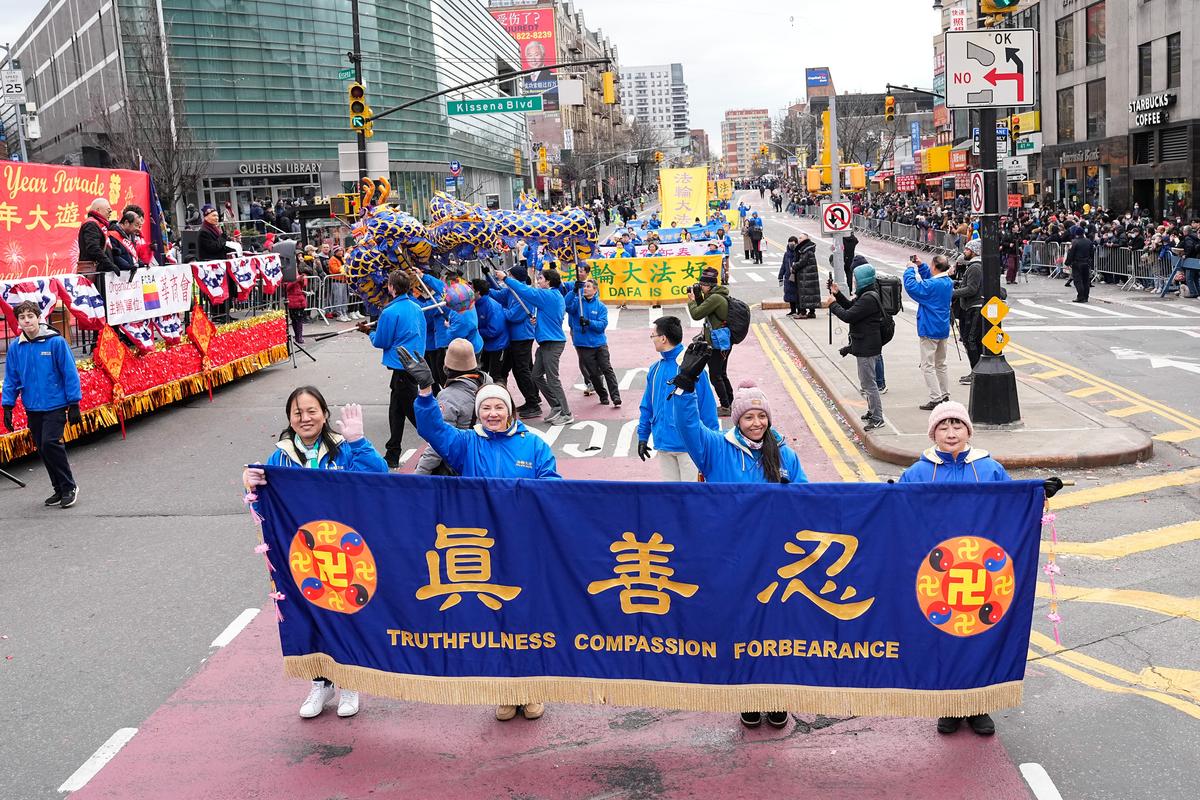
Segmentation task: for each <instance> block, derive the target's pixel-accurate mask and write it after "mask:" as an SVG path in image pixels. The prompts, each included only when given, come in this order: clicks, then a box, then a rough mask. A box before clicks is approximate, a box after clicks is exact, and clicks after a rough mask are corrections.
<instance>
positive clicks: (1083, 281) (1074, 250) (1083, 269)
mask: <svg viewBox="0 0 1200 800" xmlns="http://www.w3.org/2000/svg"><path fill="white" fill-rule="evenodd" d="M1071 239H1072V241H1071V246H1070V247H1068V248H1067V255H1066V256H1065V257H1064V258H1063V266H1064V267H1067V268H1069V269H1070V270H1071V280H1072V281H1073V282H1074V284H1075V299H1074V300H1072V301H1071V302H1072V303H1086V302H1087V301H1088V293H1089V292H1090V291H1091V288H1092V259H1093V258H1094V256H1095V253H1096V245H1095V243H1094V242H1092V239H1091V237H1089V236H1088V235H1087V234H1086V233H1084V230H1083V228H1081V227H1079V226H1078V225H1076V226H1074V227H1073V228H1071Z"/></svg>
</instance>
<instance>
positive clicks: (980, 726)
mask: <svg viewBox="0 0 1200 800" xmlns="http://www.w3.org/2000/svg"><path fill="white" fill-rule="evenodd" d="M974 432H975V429H974V427H973V426H972V425H971V416H970V414H968V413H967V409H966V407H965V406H964V405H963V404H962V403H956V402H954V401H947V402H945V403H941V404H940V405H938V406H935V407H934V409H933V411H931V412H930V413H929V438H930V439H932V440H933V447H930V448H929V449H928V450H926V451H925V452H924V453H922V454H921V457H920V458H919V459H917V461H916V463H915V464H913V465H912V466H911V467H909V468H908V469H906V470H904V474H902V475H901V476H900V483H985V482H988V481H1007V480H1011V479H1010V478H1009V477H1008V473H1007V472H1005V470H1004V467H1002V466H1001V465H1000V462H999V461H997V460H996V459H994V458H992V457H991V456H990V455H989V454H988V452H987V451H986V450H980V449H979V448H975V447H971V436H972V434H974ZM964 720H965V721H966V723H967V725H969V726H970V727H971V730H973V731H975V733H977V734H979V735H980V736H991V735H992V734H993V733H995V732H996V723H995V722H993V721H992V717H991V715H990V714H975V715H973V716H970V717H939V718H938V723H937V730H938V733H943V734H951V733H954V732H955V731H957V730H958V729H959V727H960V726H961V725H962V723H963V721H964Z"/></svg>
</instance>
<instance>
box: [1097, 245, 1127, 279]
mask: <svg viewBox="0 0 1200 800" xmlns="http://www.w3.org/2000/svg"><path fill="white" fill-rule="evenodd" d="M1134 261H1135V259H1134V254H1133V251H1132V250H1130V249H1129V248H1128V247H1098V248H1096V269H1095V275H1096V277H1097V279H1099V278H1100V276H1111V277H1112V278H1113V279H1115V280H1109V281H1107V282H1108V283H1114V282H1116V281H1117V280H1119V281H1120V282H1121V287H1122V288H1128V287H1130V286H1131V285H1132V284H1133V281H1134V277H1133V275H1134V270H1133V265H1134Z"/></svg>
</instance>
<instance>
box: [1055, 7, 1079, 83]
mask: <svg viewBox="0 0 1200 800" xmlns="http://www.w3.org/2000/svg"><path fill="white" fill-rule="evenodd" d="M1074 22H1075V17H1074V16H1070V17H1063V18H1062V19H1060V20H1058V21H1057V22H1055V23H1054V55H1055V61H1057V62H1058V74H1059V75H1061V74H1063V73H1064V72H1070V71H1071V70H1073V69H1075V32H1074V31H1075V29H1074V25H1073V24H1072V23H1074Z"/></svg>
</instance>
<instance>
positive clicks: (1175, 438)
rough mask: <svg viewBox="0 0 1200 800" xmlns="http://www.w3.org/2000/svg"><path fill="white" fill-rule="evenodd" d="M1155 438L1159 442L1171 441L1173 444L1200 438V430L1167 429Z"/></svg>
mask: <svg viewBox="0 0 1200 800" xmlns="http://www.w3.org/2000/svg"><path fill="white" fill-rule="evenodd" d="M1154 439H1155V440H1156V441H1159V442H1170V443H1172V444H1178V443H1179V442H1190V441H1191V440H1192V439H1200V430H1195V431H1193V430H1188V429H1184V430H1181V431H1167V432H1166V433H1160V434H1158V435H1157V436H1155V437H1154Z"/></svg>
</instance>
